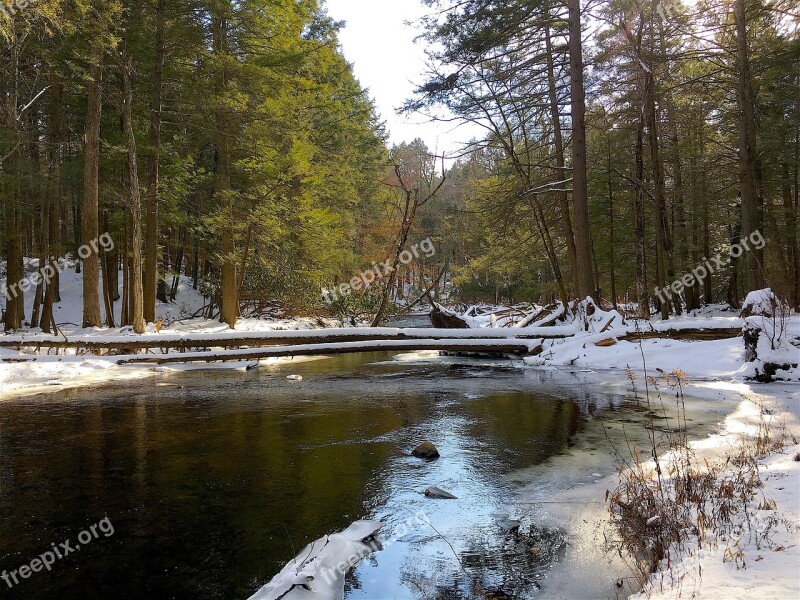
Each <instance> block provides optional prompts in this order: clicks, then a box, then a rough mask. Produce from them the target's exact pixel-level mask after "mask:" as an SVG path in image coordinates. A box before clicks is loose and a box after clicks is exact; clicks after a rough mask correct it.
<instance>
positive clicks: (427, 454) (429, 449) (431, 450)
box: [411, 442, 439, 460]
mask: <svg viewBox="0 0 800 600" xmlns="http://www.w3.org/2000/svg"><path fill="white" fill-rule="evenodd" d="M411 454H413V455H414V456H416V457H417V458H424V459H426V460H433V459H435V458H439V451H438V450H437V449H436V446H434V445H433V444H432V443H431V442H422V443H421V444H420V445H419V446H417V447H416V448H414V451H413V452H411Z"/></svg>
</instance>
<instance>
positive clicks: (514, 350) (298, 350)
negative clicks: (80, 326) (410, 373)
mask: <svg viewBox="0 0 800 600" xmlns="http://www.w3.org/2000/svg"><path fill="white" fill-rule="evenodd" d="M539 343H540V341H539V340H521V339H514V338H507V339H506V338H500V339H483V340H481V339H450V340H446V339H445V340H398V341H395V340H377V341H369V342H346V343H341V344H304V345H300V346H281V347H279V348H263V349H260V350H220V351H218V352H191V353H186V354H174V355H170V356H137V357H131V358H122V359H120V360H118V361H117V364H120V365H130V364H141V363H148V364H156V365H163V364H170V363H189V362H230V361H245V360H259V359H262V358H283V357H289V356H325V355H332V354H353V353H364V352H411V351H419V350H441V351H443V352H469V353H477V354H528V353H530V352H532V351H533V350H534V348H535V347H536V346H537V345H539Z"/></svg>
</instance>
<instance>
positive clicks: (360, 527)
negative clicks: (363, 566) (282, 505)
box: [250, 521, 381, 600]
mask: <svg viewBox="0 0 800 600" xmlns="http://www.w3.org/2000/svg"><path fill="white" fill-rule="evenodd" d="M380 528H381V523H380V522H379V521H356V522H355V523H353V524H352V525H350V527H348V528H347V529H345V530H344V531H342V532H339V533H334V534H332V535H326V536H323V537H321V538H320V539H318V540H316V541H314V542H312V543H310V544H309V545H308V546H306V547H305V548H304V549H303V550H302V551H301V552H300V554H298V555H297V556H296V557H295V558H294V559H292V560H291V561H289V563H288V564H287V565H286V566H285V567H284V568H283V569H282V570H281V572H280V573H278V574H277V575H276V576H275V577H273V578H272V580H271V581H270V582H269V583H268V584H267V585H265V586H264V587H262V588H261V589H260V590H258V591H257V592H256V593H255V594H253V595H252V596H251V597H250V600H279V599H283V600H315V599H319V600H322V599H326V600H332V599H339V598H342V596H343V594H344V578H345V575H346V574H347V572H348V571H349V570H350V569H351V568H352V567H354V566H355V565H356V564H357V563H358V562H359V561H360V560H361V559H362V558H363V557H365V556H367V555H368V554H370V553H371V552H372V551H373V550H375V549H377V548H378V547H379V544H378V543H377V542H376V541H372V540H373V538H374V537H375V535H376V534H377V533H378V531H379V530H380Z"/></svg>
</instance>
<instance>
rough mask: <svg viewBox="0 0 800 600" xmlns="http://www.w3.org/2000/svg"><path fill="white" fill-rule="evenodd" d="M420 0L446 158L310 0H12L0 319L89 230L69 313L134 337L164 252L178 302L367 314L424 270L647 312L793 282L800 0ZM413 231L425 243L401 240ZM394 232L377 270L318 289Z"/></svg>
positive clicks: (165, 298)
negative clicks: (431, 249) (373, 89)
mask: <svg viewBox="0 0 800 600" xmlns="http://www.w3.org/2000/svg"><path fill="white" fill-rule="evenodd" d="M426 3H427V4H428V8H429V16H428V17H426V18H425V19H424V20H423V21H422V22H420V23H417V24H416V25H417V27H418V31H419V35H420V39H419V42H420V43H424V44H426V47H427V48H428V50H427V56H428V66H427V74H426V76H425V79H424V80H421V81H419V82H416V83H417V92H416V94H415V95H414V97H412V98H408V99H407V101H406V103H405V106H404V107H403V110H404V111H406V112H407V113H409V114H411V113H413V114H417V115H425V117H426V118H428V119H430V120H433V121H444V122H448V123H453V124H454V125H456V124H460V123H471V124H473V125H477V126H478V127H479V128H480V130H481V131H483V132H484V135H482V136H478V137H476V138H475V139H473V140H471V142H469V143H468V144H465V145H464V147H463V148H462V149H461V150H460V151H458V152H451V153H449V154H448V155H447V156H443V155H437V152H436V150H435V149H430V148H428V147H426V145H425V143H424V142H422V140H420V139H417V140H408V141H407V142H406V143H402V144H394V145H391V146H390V145H389V144H388V136H387V133H386V131H385V129H384V127H383V124H382V120H381V115H379V114H377V111H376V110H375V107H374V104H373V102H372V100H371V98H370V94H369V90H368V89H365V88H364V87H363V86H362V85H361V84H360V83H359V81H357V80H356V78H355V77H354V75H353V71H352V65H351V64H349V63H348V62H347V59H346V58H345V57H344V55H343V52H342V50H341V47H340V45H339V42H338V39H337V33H338V31H339V30H340V28H341V27H342V26H343V23H340V22H336V21H335V20H333V19H332V18H331V17H329V16H328V14H327V11H326V7H325V4H324V3H323V2H318V1H317V0H242V1H237V2H232V1H230V0H206V1H202V0H170V1H169V2H167V1H166V0H38V1H36V2H19V1H18V2H17V3H11V4H8V5H7V6H6V10H2V11H0V45H2V55H1V57H0V91H1V92H2V112H0V160H1V161H2V163H0V164H1V166H0V186H2V187H0V201H2V206H3V211H2V215H3V218H2V221H3V228H2V248H3V258H4V265H5V282H6V290H5V291H6V294H5V296H6V304H5V310H4V316H3V320H4V324H5V329H6V331H16V330H20V329H21V328H23V327H31V328H41V330H42V331H44V332H50V331H54V330H55V327H56V326H57V323H56V322H55V319H54V317H53V304H54V303H57V302H58V301H59V298H60V288H59V272H60V270H61V269H60V268H57V265H58V264H59V263H58V261H59V259H60V258H62V257H65V256H69V257H72V258H77V257H78V255H79V250H81V248H82V247H84V248H88V249H87V250H86V252H85V253H81V254H80V260H77V262H76V263H75V267H74V268H75V269H78V270H79V271H80V273H81V276H82V282H83V297H82V303H83V306H82V314H83V319H82V323H80V324H79V325H82V326H84V327H99V326H108V327H114V326H132V327H133V329H134V331H136V332H139V333H141V332H143V331H144V329H145V324H146V323H153V322H154V321H155V320H156V305H157V304H158V303H168V302H174V301H175V300H176V294H177V290H178V282H179V280H180V277H181V276H183V277H187V278H189V279H191V282H192V286H193V287H194V288H195V289H196V290H198V291H199V292H200V293H202V295H203V297H204V298H206V306H205V307H204V308H203V311H202V315H194V316H205V317H208V318H215V319H216V318H218V319H219V320H220V321H221V322H223V323H226V324H228V325H230V326H231V327H234V326H235V324H236V322H237V319H238V318H239V317H240V316H241V315H243V314H245V315H247V314H258V313H259V311H264V310H266V308H265V307H270V306H281V307H283V308H285V309H286V310H287V311H289V312H290V313H293V314H328V313H333V314H335V315H338V316H349V317H352V318H357V317H358V318H364V317H367V318H369V319H373V317H377V318H374V322H375V323H376V324H377V323H378V322H380V319H381V317H383V315H384V314H387V312H391V309H392V306H393V305H395V304H397V303H400V304H403V303H405V304H408V303H410V302H411V301H412V300H416V299H418V298H419V297H420V296H421V295H422V294H424V293H426V292H428V293H432V294H433V297H434V298H442V297H443V298H446V299H447V300H448V301H449V302H450V303H455V302H464V303H473V302H480V301H483V302H494V303H514V302H519V301H530V302H542V303H544V302H550V301H554V300H555V301H558V300H560V301H562V302H564V303H566V302H567V301H569V300H572V299H575V298H577V299H582V298H586V297H587V296H591V297H593V298H594V299H595V300H597V301H599V302H602V303H604V304H605V305H607V306H613V307H615V308H616V307H617V306H618V305H622V306H626V307H629V308H630V307H633V310H634V311H635V312H639V313H640V314H641V315H642V316H649V315H650V314H651V313H652V314H660V315H661V317H662V318H664V319H667V318H669V317H670V315H680V314H682V313H683V312H685V311H691V310H693V309H697V308H699V307H701V306H703V305H705V304H712V303H721V302H727V303H728V304H730V305H731V306H733V307H738V306H740V304H741V301H742V300H743V298H744V297H745V295H746V294H747V292H749V291H752V290H756V289H761V288H764V287H767V286H769V287H772V288H773V290H774V291H775V292H776V293H777V294H778V295H779V296H781V297H782V298H785V299H787V301H788V302H790V303H791V305H792V306H794V307H798V306H799V305H800V256H798V214H797V213H798V194H799V193H800V192H799V189H798V188H799V187H800V186H799V183H800V61H799V60H798V58H800V41H799V40H798V36H797V27H798V18H799V16H798V10H797V5H796V3H795V2H792V1H791V0H770V1H764V0H700V1H698V2H696V3H689V4H683V3H681V2H679V1H677V0H675V1H672V0H670V1H668V2H658V1H656V0H652V1H631V0H603V1H592V2H584V3H581V2H579V1H578V0H567V1H566V2H553V1H552V0H512V1H509V0H503V1H495V0H461V1H458V2H456V1H452V0H426ZM102 235H107V236H108V237H109V238H110V240H113V244H111V245H110V246H108V247H107V246H102V247H100V246H99V245H98V244H97V242H96V240H98V239H99V238H100V236H102ZM756 238H757V239H758V241H759V242H760V243H758V244H757V246H758V247H755V246H754V247H753V248H752V250H744V251H740V252H739V255H738V256H734V254H733V253H731V252H730V250H729V249H730V248H731V247H736V246H737V244H738V243H739V242H740V241H741V240H749V239H756ZM422 239H430V240H432V242H433V244H434V245H435V247H436V254H435V256H433V257H427V256H426V257H423V258H422V260H420V261H414V262H413V263H412V264H407V265H406V264H400V262H399V261H398V260H397V257H398V256H399V255H400V253H401V252H402V251H403V250H404V249H405V248H406V247H407V246H408V245H410V243H412V242H414V241H416V242H419V240H422ZM92 241H95V243H94V244H93V245H92V244H91V242H92ZM84 254H85V256H84ZM387 256H388V257H390V260H391V259H392V257H394V262H393V265H394V267H395V269H394V272H393V273H392V276H391V277H389V278H387V279H385V280H382V281H380V282H377V283H376V284H374V285H372V286H369V287H367V288H366V289H362V290H359V291H357V292H355V293H353V294H350V295H348V296H347V297H346V298H342V299H339V300H337V301H336V302H334V303H329V302H325V300H324V299H325V291H326V290H327V289H329V288H334V289H335V287H336V286H338V285H339V284H340V283H341V282H347V281H349V280H350V278H351V277H352V276H353V275H354V274H356V273H358V272H359V271H360V270H362V269H363V268H364V266H368V265H369V264H370V263H372V264H376V263H380V262H381V261H384V260H385V259H386V257H387ZM716 256H722V257H723V258H724V260H722V261H720V260H718V261H717V262H716V263H715V262H713V260H712V259H713V258H714V257H716ZM28 259H38V260H37V261H36V262H35V263H30V262H28ZM723 263H724V264H723ZM30 264H36V265H38V267H33V269H34V270H36V269H37V268H38V270H39V271H40V272H41V273H42V276H40V277H38V278H36V283H37V285H33V286H24V287H27V288H29V289H27V290H24V289H20V288H19V285H18V282H20V281H23V280H24V279H25V278H26V277H28V276H29V271H30V270H31V268H32V267H31V266H30ZM46 265H51V268H50V269H47V270H46V269H45V266H46ZM699 265H705V268H703V269H700V270H698V268H697V267H698V266H699ZM691 272H694V273H695V274H696V276H694V277H690V278H689V279H685V278H684V276H685V274H687V273H691ZM675 281H684V283H683V284H682V285H680V286H678V287H677V288H676V287H671V286H672V284H673V282H675ZM15 286H16V287H15ZM12 288H13V289H12ZM659 290H668V293H659ZM673 290H675V291H673ZM677 290H680V291H679V292H677ZM26 294H27V295H28V296H29V298H28V300H27V304H28V305H30V297H33V302H32V307H31V309H30V310H29V311H28V312H27V314H26V310H25V306H26V299H25V295H26ZM389 305H392V306H389Z"/></svg>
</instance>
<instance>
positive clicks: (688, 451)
mask: <svg viewBox="0 0 800 600" xmlns="http://www.w3.org/2000/svg"><path fill="white" fill-rule="evenodd" d="M629 373H630V371H629ZM658 373H659V375H657V376H654V377H653V376H647V375H646V371H645V383H646V387H645V400H646V403H647V408H648V413H646V414H647V415H650V422H649V423H647V424H645V427H646V428H647V429H648V439H649V447H648V448H647V452H646V453H642V452H640V451H639V449H637V448H635V447H633V448H631V447H630V445H629V453H628V456H622V455H621V454H620V453H619V452H617V456H618V459H619V461H620V464H619V469H618V470H619V477H620V479H619V485H618V486H617V487H616V489H615V490H614V491H613V492H607V494H606V499H608V498H609V497H610V499H611V513H612V522H613V523H614V525H615V527H616V532H617V533H618V536H619V537H618V538H617V539H616V540H614V541H613V544H614V545H615V546H616V550H617V551H618V552H619V553H620V554H622V553H623V552H624V553H626V554H627V555H629V556H631V557H633V558H634V559H635V560H636V567H637V569H638V572H639V577H640V580H641V581H642V582H644V581H646V580H647V578H648V577H649V575H650V574H651V573H653V572H654V571H655V570H656V569H657V568H658V566H659V565H660V564H662V565H665V566H666V568H667V569H669V568H670V567H671V565H672V563H673V562H675V561H677V560H678V559H680V558H681V557H682V556H685V555H686V554H687V553H690V552H692V551H694V550H696V549H699V548H701V547H702V546H703V544H711V545H716V544H720V543H723V544H724V547H725V548H726V551H725V560H726V561H731V562H733V563H735V564H736V566H737V567H738V568H743V567H744V566H745V560H746V557H745V555H744V551H743V550H742V549H741V548H739V547H738V543H739V540H740V539H741V537H742V536H743V535H745V534H751V535H752V534H755V535H756V536H759V535H762V536H764V537H765V536H766V535H767V534H759V533H758V532H757V531H755V530H754V528H753V527H752V526H751V523H750V510H752V508H753V507H756V506H757V507H758V509H759V510H775V509H776V508H777V507H776V505H775V502H774V501H773V500H771V499H769V498H766V496H764V494H763V493H760V496H761V498H760V501H759V500H758V496H759V491H760V489H761V488H762V487H763V483H762V481H761V478H760V474H759V468H758V461H759V459H762V458H764V457H765V456H767V455H769V454H771V453H773V452H777V451H780V450H781V449H782V448H783V447H784V445H785V443H786V440H787V436H786V433H785V426H780V427H778V428H775V427H774V425H773V418H772V415H771V414H770V413H769V410H768V409H766V408H765V407H764V406H763V405H761V406H760V418H759V425H758V430H757V433H756V435H755V437H754V439H752V440H747V441H745V442H743V443H742V445H741V447H740V448H739V450H738V451H737V452H735V453H734V454H732V455H728V456H726V457H725V458H724V459H723V460H720V461H709V460H698V458H697V457H696V455H695V453H694V451H693V450H692V448H691V446H690V444H689V441H688V437H687V433H686V407H685V404H684V398H683V390H684V387H685V386H686V384H687V383H688V378H687V377H686V375H685V373H683V372H681V371H676V370H673V371H671V372H670V373H666V372H664V371H661V370H658ZM629 379H630V375H629ZM634 381H635V379H631V383H632V384H633V382H634ZM651 388H653V389H654V391H655V393H656V397H657V399H658V402H659V403H660V406H661V407H663V398H662V390H663V391H665V392H666V391H669V392H671V393H674V395H675V399H676V402H677V423H676V425H677V426H672V427H670V426H667V427H656V426H655V425H654V423H653V416H655V414H654V413H653V406H652V404H651ZM662 418H663V419H664V420H665V421H666V412H664V417H662ZM657 432H658V433H660V434H661V435H660V437H658V436H657V435H656V434H657ZM760 541H761V542H764V541H765V540H764V539H762V540H760Z"/></svg>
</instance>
